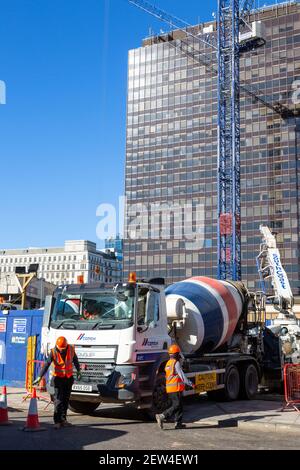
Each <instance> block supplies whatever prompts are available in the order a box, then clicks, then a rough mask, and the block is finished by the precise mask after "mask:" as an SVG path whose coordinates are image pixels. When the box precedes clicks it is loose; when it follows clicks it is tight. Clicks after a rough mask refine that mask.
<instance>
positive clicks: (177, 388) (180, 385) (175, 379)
mask: <svg viewBox="0 0 300 470" xmlns="http://www.w3.org/2000/svg"><path fill="white" fill-rule="evenodd" d="M176 362H177V361H176V359H170V360H169V361H168V362H167V364H166V367H165V372H166V391H167V393H176V392H183V391H184V382H183V381H182V380H181V377H179V375H178V374H177V373H176V371H175V364H176Z"/></svg>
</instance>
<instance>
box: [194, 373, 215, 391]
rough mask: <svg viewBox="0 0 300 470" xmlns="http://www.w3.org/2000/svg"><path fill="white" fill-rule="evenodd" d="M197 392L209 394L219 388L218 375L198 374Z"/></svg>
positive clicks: (196, 381)
mask: <svg viewBox="0 0 300 470" xmlns="http://www.w3.org/2000/svg"><path fill="white" fill-rule="evenodd" d="M195 385H196V390H197V392H199V393H201V392H209V391H210V390H215V389H216V388H217V373H216V372H209V374H197V375H196V380H195Z"/></svg>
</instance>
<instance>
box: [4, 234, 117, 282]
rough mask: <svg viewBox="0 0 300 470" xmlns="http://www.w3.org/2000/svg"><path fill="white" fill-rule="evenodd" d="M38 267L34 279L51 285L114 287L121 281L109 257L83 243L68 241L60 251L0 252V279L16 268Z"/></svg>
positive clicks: (83, 241)
mask: <svg viewBox="0 0 300 470" xmlns="http://www.w3.org/2000/svg"><path fill="white" fill-rule="evenodd" d="M33 263H37V264H38V265H39V268H38V273H37V277H38V278H42V279H45V280H46V281H48V282H50V283H52V284H56V285H58V284H73V283H77V282H78V280H82V281H83V282H84V283H90V282H102V283H115V282H119V281H121V275H122V274H121V264H120V262H119V261H118V260H117V259H116V257H115V255H114V254H113V253H103V252H102V251H100V250H97V248H96V244H95V243H93V242H90V241H87V240H69V241H66V242H65V244H64V246H63V247H53V248H52V247H51V248H50V247H49V248H26V249H13V250H0V279H2V278H5V277H6V276H7V275H8V274H12V273H14V272H15V268H16V267H17V266H25V267H26V269H27V268H28V267H29V265H30V264H33Z"/></svg>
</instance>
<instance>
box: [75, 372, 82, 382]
mask: <svg viewBox="0 0 300 470" xmlns="http://www.w3.org/2000/svg"><path fill="white" fill-rule="evenodd" d="M76 376H77V380H79V381H80V380H81V379H82V373H81V372H80V370H78V371H77V375H76Z"/></svg>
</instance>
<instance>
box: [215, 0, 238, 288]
mask: <svg viewBox="0 0 300 470" xmlns="http://www.w3.org/2000/svg"><path fill="white" fill-rule="evenodd" d="M239 30H240V28H239V2H238V0H218V70H219V73H218V97H219V101H218V228H217V230H218V232H217V242H218V245H217V249H218V278H219V279H226V278H231V279H232V280H235V281H236V280H240V279H241V229H240V227H241V204H240V90H239V77H240V65H239Z"/></svg>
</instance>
